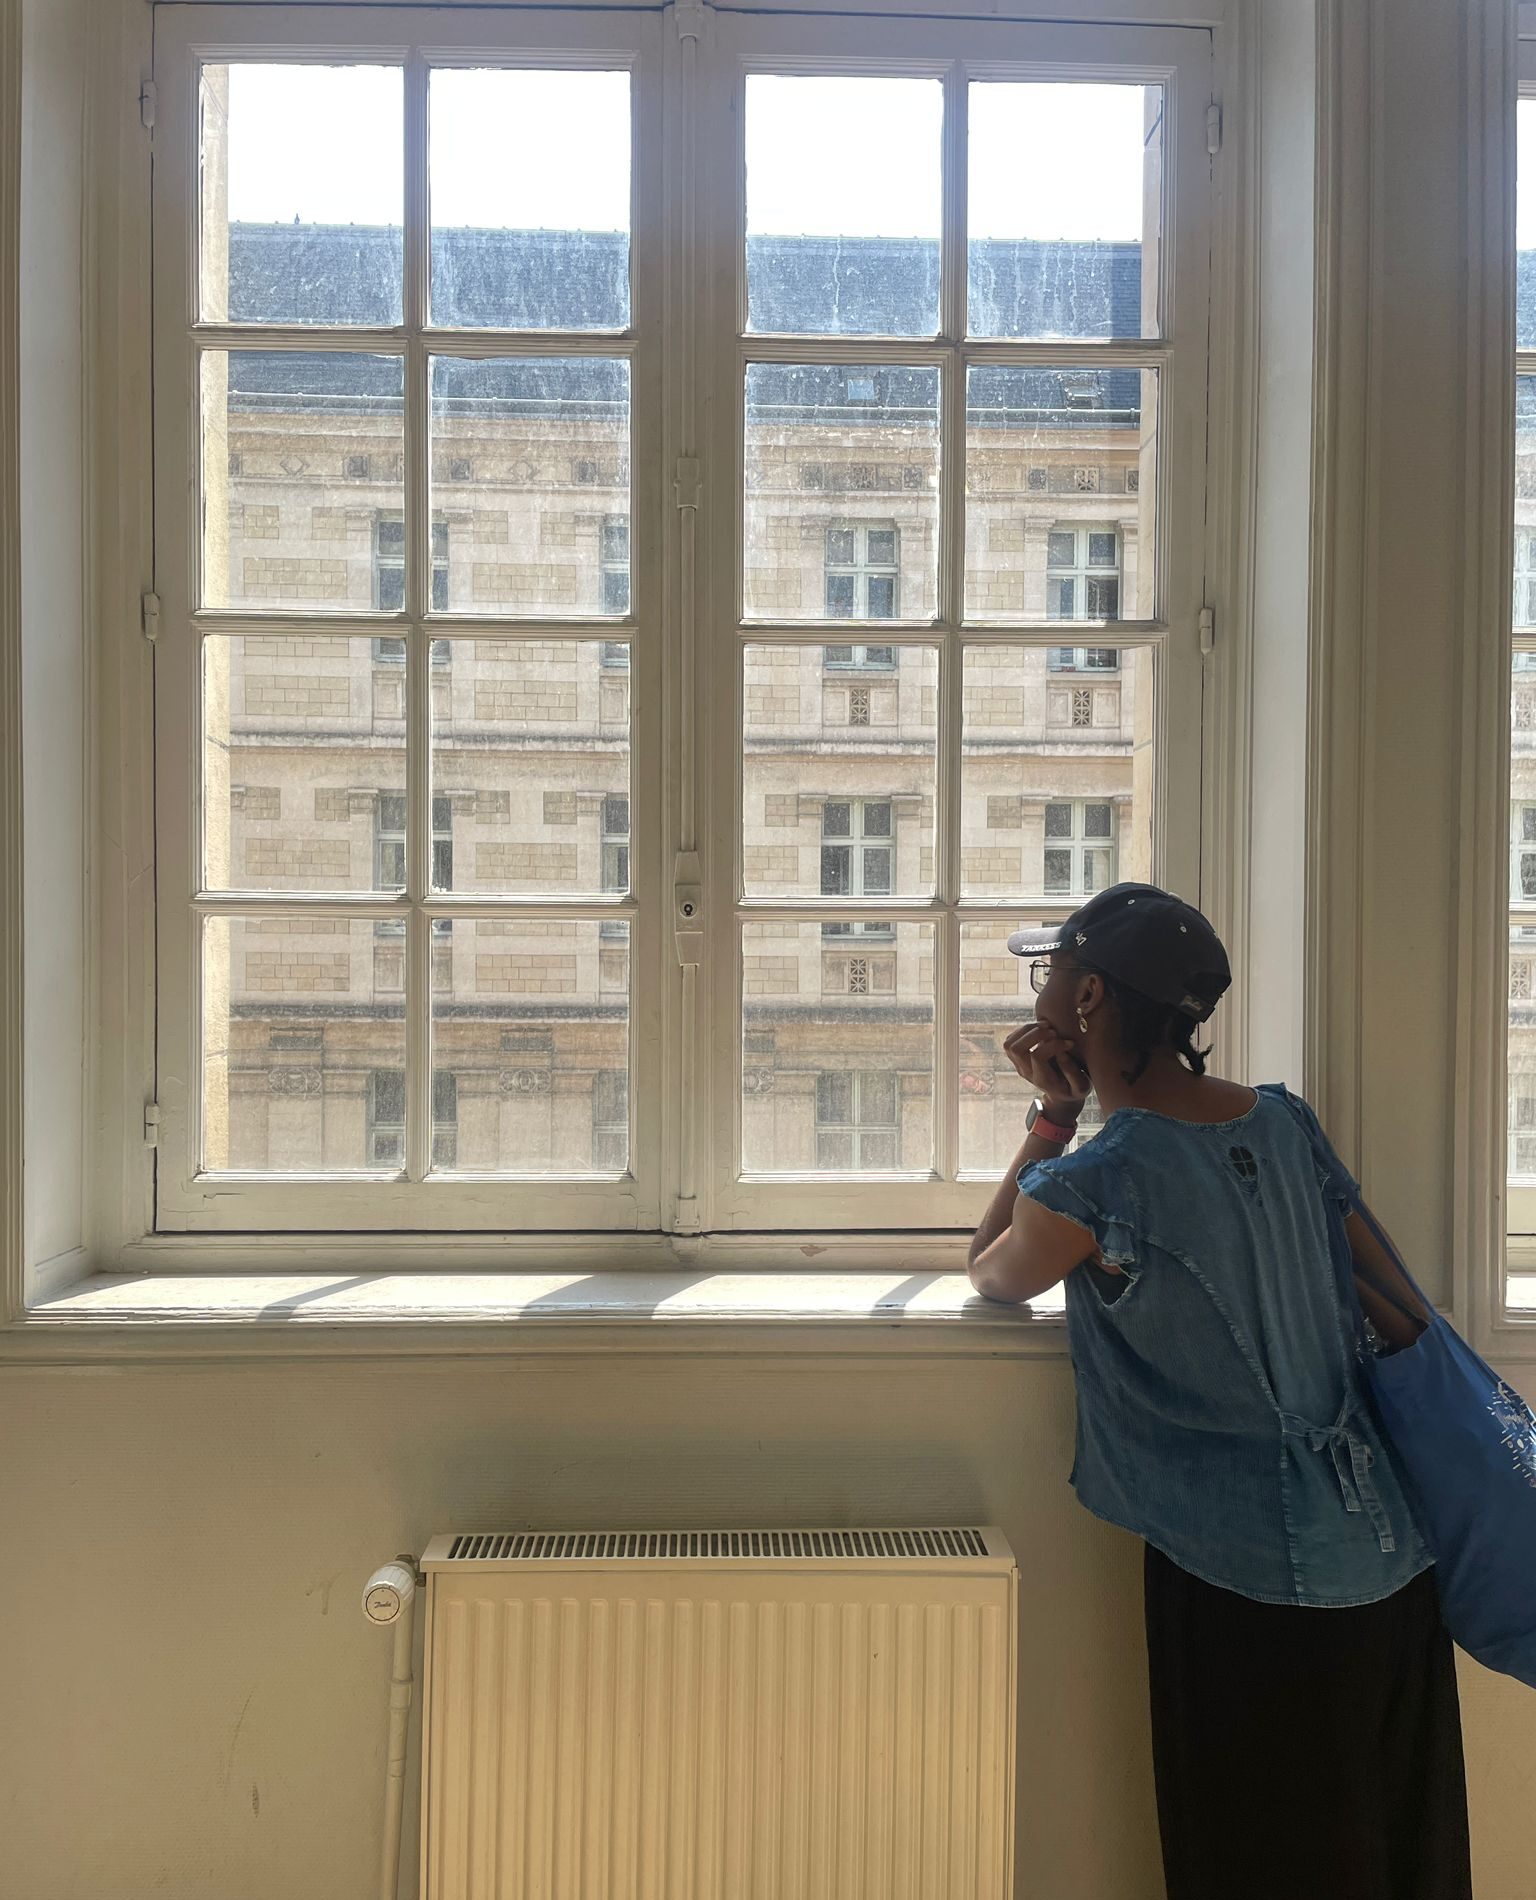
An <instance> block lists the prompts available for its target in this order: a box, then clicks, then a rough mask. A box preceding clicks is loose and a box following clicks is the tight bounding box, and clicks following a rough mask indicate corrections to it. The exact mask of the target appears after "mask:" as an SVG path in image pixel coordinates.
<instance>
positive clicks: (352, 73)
mask: <svg viewBox="0 0 1536 1900" xmlns="http://www.w3.org/2000/svg"><path fill="white" fill-rule="evenodd" d="M628 87H629V80H628V76H627V75H626V74H624V73H605V72H540V71H515V70H505V71H457V70H451V69H449V70H442V71H438V72H434V73H433V75H432V79H431V92H430V101H431V135H430V142H429V143H430V156H429V161H428V163H429V172H430V184H431V193H432V211H433V218H434V221H435V222H436V223H438V224H443V225H463V224H469V225H487V226H493V227H494V226H507V227H512V228H523V229H541V228H542V229H553V230H584V231H615V230H622V229H623V228H625V226H626V225H627V224H628V221H629V219H628V210H629V146H630V133H629V108H628ZM747 87H748V91H747V181H748V182H747V197H748V214H747V215H748V226H749V228H750V229H751V230H752V231H753V232H757V233H762V234H764V235H772V236H793V235H806V236H811V235H819V236H839V235H858V236H881V237H925V238H936V237H937V236H938V235H939V211H940V196H939V194H940V168H939V136H940V124H941V115H942V96H941V92H940V88H939V85H938V83H937V82H936V81H934V80H925V79H843V78H835V79H834V78H779V77H776V76H771V75H767V74H754V75H752V76H751V77H750V78H749V79H748V82H747ZM229 100H230V105H229V215H230V217H231V219H232V220H234V221H236V222H240V223H282V224H287V223H291V222H292V221H293V220H294V218H295V217H297V218H298V219H299V221H300V222H301V223H305V224H309V223H321V224H399V223H400V222H401V202H402V194H403V185H402V175H403V159H402V144H403V135H402V80H401V73H400V69H399V68H398V67H388V66H306V65H293V66H276V65H243V64H242V65H234V66H231V67H230V69H229ZM1144 114H1145V107H1144V95H1143V91H1142V88H1141V87H1140V86H1091V85H1048V84H1038V83H1031V84H1012V83H1008V84H1002V83H999V84H992V83H987V84H977V85H974V86H973V87H972V88H971V168H970V171H971V177H970V229H971V235H972V236H973V237H999V238H1018V237H1032V238H1138V237H1140V236H1141V219H1142V142H1143V122H1144ZM1527 125H1528V121H1527V120H1526V119H1525V118H1524V117H1522V121H1521V136H1522V149H1523V144H1524V140H1525V138H1526V136H1527V131H1526V128H1527ZM1533 215H1536V207H1533Z"/></svg>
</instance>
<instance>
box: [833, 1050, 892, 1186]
mask: <svg viewBox="0 0 1536 1900" xmlns="http://www.w3.org/2000/svg"><path fill="white" fill-rule="evenodd" d="M899 1090H900V1079H899V1077H897V1076H895V1075H892V1074H889V1073H882V1072H880V1071H877V1070H869V1069H855V1070H853V1071H851V1072H849V1071H844V1072H841V1073H833V1074H822V1075H818V1076H817V1078H816V1166H817V1168H818V1169H819V1170H820V1169H832V1170H834V1171H836V1172H840V1173H846V1174H878V1173H882V1172H885V1171H887V1170H889V1169H893V1168H898V1167H900V1165H901V1124H900V1119H899V1116H898V1112H897V1101H898V1096H899Z"/></svg>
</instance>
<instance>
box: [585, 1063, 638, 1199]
mask: <svg viewBox="0 0 1536 1900" xmlns="http://www.w3.org/2000/svg"><path fill="white" fill-rule="evenodd" d="M592 1166H593V1167H594V1168H596V1169H598V1170H600V1171H601V1172H602V1173H604V1174H622V1173H623V1172H624V1170H625V1169H626V1168H627V1167H628V1166H629V1075H628V1073H627V1071H626V1070H624V1069H599V1070H598V1072H597V1074H596V1075H594V1076H593V1078H592Z"/></svg>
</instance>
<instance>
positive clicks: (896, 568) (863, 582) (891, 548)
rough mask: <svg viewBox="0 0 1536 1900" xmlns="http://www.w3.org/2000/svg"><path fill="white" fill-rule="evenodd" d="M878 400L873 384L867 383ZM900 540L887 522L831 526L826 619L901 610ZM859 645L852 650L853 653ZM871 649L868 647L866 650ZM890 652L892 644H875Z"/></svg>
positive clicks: (892, 614)
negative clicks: (872, 524) (874, 524)
mask: <svg viewBox="0 0 1536 1900" xmlns="http://www.w3.org/2000/svg"><path fill="white" fill-rule="evenodd" d="M869 389H870V395H869V400H870V401H873V400H874V384H873V383H871V384H870V385H869ZM899 548H900V538H899V535H898V533H897V530H896V529H895V528H894V527H892V526H891V525H889V524H881V525H878V526H874V527H871V526H869V525H867V524H865V523H850V524H848V525H839V526H837V527H834V528H828V529H827V618H828V620H894V619H895V618H896V617H897V614H898V611H899V609H898V606H897V601H898V599H899V590H900V584H901V583H900V572H901V562H900V558H899ZM856 650H858V649H854V648H849V649H848V651H849V652H850V653H851V652H854V651H856ZM862 650H864V651H868V650H869V649H867V648H866V649H862ZM874 651H876V652H877V653H881V652H883V653H889V652H890V651H891V649H890V648H889V647H877V648H875V649H874Z"/></svg>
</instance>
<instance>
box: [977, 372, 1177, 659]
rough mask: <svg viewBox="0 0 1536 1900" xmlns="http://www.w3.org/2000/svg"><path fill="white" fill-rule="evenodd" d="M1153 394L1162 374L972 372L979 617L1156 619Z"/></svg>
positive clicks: (1154, 394)
mask: <svg viewBox="0 0 1536 1900" xmlns="http://www.w3.org/2000/svg"><path fill="white" fill-rule="evenodd" d="M1157 387H1158V386H1157V372H1156V371H1155V370H1134V369H1087V370H1082V371H1074V370H1063V369H1042V368H1020V367H1015V366H1012V365H993V364H987V365H981V366H978V367H974V368H972V369H971V370H970V371H969V372H968V381H967V397H966V473H965V489H966V531H965V544H966V552H965V564H966V577H965V601H966V613H967V615H968V616H969V617H970V618H971V619H973V620H1014V621H1026V622H1028V621H1041V620H1072V619H1076V618H1079V617H1081V618H1083V619H1110V618H1117V617H1119V616H1120V615H1121V614H1125V615H1127V616H1129V617H1132V618H1135V619H1150V618H1151V617H1152V615H1153V613H1154V610H1155V593H1154V578H1155V576H1154V567H1155V561H1154V553H1155V545H1156V543H1155V533H1154V530H1155V525H1156V523H1155V501H1154V488H1155V478H1156V460H1157V457H1156V448H1157ZM1044 508H1048V509H1049V511H1050V512H1049V513H1046V514H1045V515H1044V518H1042V513H1043V509H1044ZM1052 515H1054V516H1055V520H1054V521H1053V520H1052V519H1051V516H1052ZM1088 523H1092V524H1093V526H1092V531H1091V532H1085V531H1084V528H1085V527H1086V525H1087V524H1088ZM1077 524H1083V526H1081V527H1080V526H1079V525H1077ZM1096 545H1097V546H1098V547H1099V548H1100V549H1101V550H1106V551H1107V552H1108V558H1107V560H1105V561H1103V562H1101V561H1100V560H1099V559H1098V558H1097V557H1096V556H1095V555H1094V548H1095V546H1096ZM1116 563H1118V572H1117V573H1114V572H1105V571H1104V570H1105V569H1113V568H1114V567H1115V566H1116ZM1090 568H1091V569H1092V570H1093V571H1094V578H1093V579H1092V580H1091V581H1090V579H1089V570H1090Z"/></svg>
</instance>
